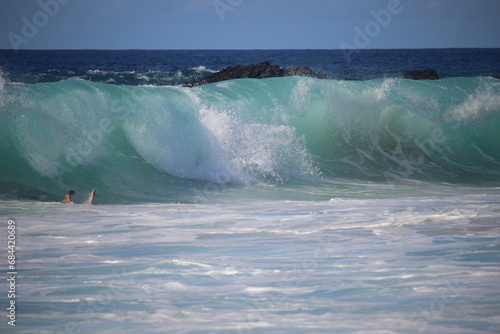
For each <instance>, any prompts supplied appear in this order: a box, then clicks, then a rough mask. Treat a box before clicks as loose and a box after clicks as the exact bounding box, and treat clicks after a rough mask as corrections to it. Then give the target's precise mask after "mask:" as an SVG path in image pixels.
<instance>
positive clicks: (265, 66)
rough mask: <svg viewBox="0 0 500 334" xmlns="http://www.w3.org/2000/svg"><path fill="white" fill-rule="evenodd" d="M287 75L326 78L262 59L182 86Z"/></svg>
mask: <svg viewBox="0 0 500 334" xmlns="http://www.w3.org/2000/svg"><path fill="white" fill-rule="evenodd" d="M287 76H306V77H313V78H318V79H324V78H326V75H325V74H323V73H316V72H314V71H313V70H311V69H310V68H309V67H291V68H286V69H283V68H281V66H279V65H272V64H271V62H270V61H264V62H262V63H260V64H251V65H236V66H231V67H227V68H225V69H223V70H221V71H219V72H217V73H214V74H212V75H209V76H208V77H205V78H203V79H201V80H198V81H190V82H186V83H185V84H183V86H184V87H196V86H201V85H205V84H208V83H214V82H219V81H225V80H232V79H243V78H253V79H265V78H274V77H287Z"/></svg>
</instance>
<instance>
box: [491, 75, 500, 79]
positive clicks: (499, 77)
mask: <svg viewBox="0 0 500 334" xmlns="http://www.w3.org/2000/svg"><path fill="white" fill-rule="evenodd" d="M490 77H492V78H495V79H500V75H496V74H493V75H490Z"/></svg>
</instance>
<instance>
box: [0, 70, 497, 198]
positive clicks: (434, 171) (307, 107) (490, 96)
mask: <svg viewBox="0 0 500 334" xmlns="http://www.w3.org/2000/svg"><path fill="white" fill-rule="evenodd" d="M2 80H3V81H2V83H1V86H0V108H1V112H0V134H1V136H2V140H1V142H0V152H1V155H2V158H3V160H4V161H5V162H7V163H2V164H1V165H0V168H1V171H0V192H1V193H2V196H7V197H14V198H23V197H28V198H33V196H35V198H37V197H40V198H52V197H54V196H56V195H58V194H59V195H60V194H61V192H64V191H65V190H66V189H68V187H70V186H71V187H76V186H79V185H80V186H82V187H88V186H89V185H92V187H98V188H100V194H102V196H103V197H104V198H108V199H109V200H112V199H113V198H119V197H116V196H118V194H120V196H121V197H123V198H129V199H136V200H137V199H139V198H148V199H150V198H152V197H155V198H158V197H159V198H165V199H167V198H169V196H172V195H168V194H171V193H172V189H173V188H177V187H182V188H185V187H188V188H189V187H203V186H204V185H206V184H207V183H215V184H234V185H246V184H262V183H263V184H274V185H276V184H278V185H279V184H285V183H290V182H301V183H304V182H305V183H321V182H325V180H326V181H327V180H330V179H342V180H368V181H383V182H397V181H398V180H419V181H429V182H435V181H437V182H451V183H467V182H482V183H485V184H486V183H491V182H493V183H496V184H498V181H499V180H500V168H499V167H500V148H499V146H498V143H499V142H500V132H499V131H498V129H499V128H500V81H499V80H498V79H495V78H491V77H469V78H447V79H442V80H437V81H411V80H405V79H376V80H367V81H342V80H319V79H312V78H299V77H289V78H272V79H266V80H256V79H240V80H232V81H226V82H221V83H217V84H210V85H205V86H202V87H198V88H192V89H191V88H183V87H179V86H126V85H123V86H117V85H111V84H104V83H95V82H90V81H86V80H83V79H66V80H62V81H58V82H47V83H35V84H9V83H6V82H5V80H4V79H2Z"/></svg>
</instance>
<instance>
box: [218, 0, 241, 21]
mask: <svg viewBox="0 0 500 334" xmlns="http://www.w3.org/2000/svg"><path fill="white" fill-rule="evenodd" d="M242 2H243V0H214V2H212V5H213V6H214V9H215V11H216V12H217V15H218V16H219V19H220V20H221V21H224V15H225V13H226V12H232V11H234V9H235V8H236V7H238V6H239V5H241V3H242Z"/></svg>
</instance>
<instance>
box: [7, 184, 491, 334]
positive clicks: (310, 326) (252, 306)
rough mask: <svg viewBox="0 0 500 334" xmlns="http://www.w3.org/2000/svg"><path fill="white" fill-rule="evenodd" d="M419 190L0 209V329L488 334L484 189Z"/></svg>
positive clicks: (15, 204)
mask: <svg viewBox="0 0 500 334" xmlns="http://www.w3.org/2000/svg"><path fill="white" fill-rule="evenodd" d="M424 188H425V187H421V188H415V189H414V192H413V193H410V192H409V191H408V190H407V189H405V190H404V191H402V192H398V191H397V188H396V191H395V192H393V193H392V195H387V194H386V196H378V197H377V196H371V198H370V196H367V195H366V194H365V195H364V196H358V197H349V196H343V197H342V196H338V197H334V198H331V199H318V200H309V201H305V200H302V201H301V200H283V199H275V200H266V201H264V200H260V201H259V200H256V199H255V198H253V200H249V199H248V197H247V198H245V197H244V194H243V192H245V191H247V195H248V189H247V190H238V189H233V190H230V191H229V192H230V193H229V194H225V197H224V194H221V197H220V198H224V200H222V201H220V202H219V203H200V204H196V203H193V204H174V203H172V204H137V205H94V206H89V205H62V204H59V203H43V202H31V201H1V202H0V208H1V209H0V210H1V211H0V216H1V217H2V218H1V220H2V224H1V226H2V232H1V234H0V235H1V244H2V245H4V246H2V249H4V252H3V253H4V254H6V251H5V250H6V246H5V245H6V244H7V241H6V240H7V238H6V231H7V221H8V219H13V220H15V222H16V226H17V230H16V231H17V234H16V237H17V239H16V241H17V253H16V256H17V270H18V277H17V284H18V285H17V292H18V293H17V297H16V302H17V305H18V308H17V325H16V327H15V328H12V327H10V326H8V325H7V319H6V317H5V316H3V317H2V318H3V319H2V321H1V324H0V329H1V332H2V333H218V334H222V333H454V334H456V333H463V334H470V333H498V332H500V312H499V311H500V289H499V288H500V279H499V278H500V242H499V238H500V229H499V222H500V193H499V189H498V188H465V187H448V188H447V187H443V188H442V189H441V190H440V191H438V190H436V189H434V190H429V189H424ZM238 192H240V193H238ZM404 194H406V195H404ZM231 198H232V199H231ZM5 262H6V255H5V256H2V258H1V263H2V268H6V266H4V265H3V263H5ZM4 271H5V270H4ZM4 286H5V285H4ZM2 290H5V288H3V289H2ZM5 296H6V292H5V291H3V292H2V300H5V298H4V297H5ZM2 304H4V302H2ZM2 308H3V307H2ZM3 309H4V308H3ZM2 314H5V311H2Z"/></svg>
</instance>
